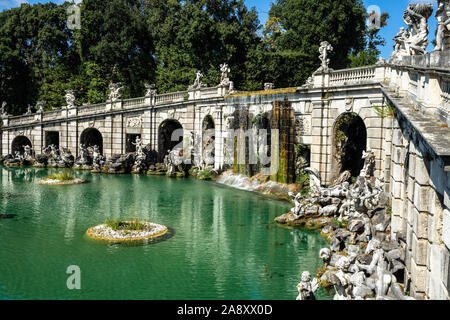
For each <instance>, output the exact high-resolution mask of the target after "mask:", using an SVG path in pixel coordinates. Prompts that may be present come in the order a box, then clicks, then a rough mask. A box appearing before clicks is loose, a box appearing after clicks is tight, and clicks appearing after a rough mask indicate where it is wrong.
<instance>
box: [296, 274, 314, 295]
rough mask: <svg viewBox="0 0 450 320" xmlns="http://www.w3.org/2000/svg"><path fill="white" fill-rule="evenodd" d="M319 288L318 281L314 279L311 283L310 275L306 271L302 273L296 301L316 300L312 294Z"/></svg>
mask: <svg viewBox="0 0 450 320" xmlns="http://www.w3.org/2000/svg"><path fill="white" fill-rule="evenodd" d="M318 288H319V281H318V280H317V278H314V279H313V280H312V281H311V274H310V273H309V272H308V271H305V272H303V273H302V281H301V282H300V283H299V284H298V285H297V290H298V296H297V299H296V300H316V297H315V296H314V292H316V291H317V289H318Z"/></svg>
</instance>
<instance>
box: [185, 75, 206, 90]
mask: <svg viewBox="0 0 450 320" xmlns="http://www.w3.org/2000/svg"><path fill="white" fill-rule="evenodd" d="M203 77H204V75H203V73H202V72H201V71H197V72H196V73H195V81H194V84H193V85H191V86H189V90H193V89H200V88H203V87H205V85H204V84H203V83H202V78H203Z"/></svg>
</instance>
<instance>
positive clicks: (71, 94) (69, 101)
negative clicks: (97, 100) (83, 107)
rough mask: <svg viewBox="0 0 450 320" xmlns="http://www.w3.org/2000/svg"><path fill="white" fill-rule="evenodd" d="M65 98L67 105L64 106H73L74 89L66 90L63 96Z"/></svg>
mask: <svg viewBox="0 0 450 320" xmlns="http://www.w3.org/2000/svg"><path fill="white" fill-rule="evenodd" d="M64 98H65V99H66V103H67V106H66V108H69V109H70V108H75V91H74V90H66V95H65V96H64Z"/></svg>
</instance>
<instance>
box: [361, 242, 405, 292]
mask: <svg viewBox="0 0 450 320" xmlns="http://www.w3.org/2000/svg"><path fill="white" fill-rule="evenodd" d="M370 253H373V257H372V262H371V263H370V265H362V264H359V263H357V265H358V267H359V268H360V269H362V270H366V271H367V272H368V273H369V274H370V275H374V276H375V280H376V282H375V292H376V295H377V300H384V299H388V298H387V295H388V290H389V287H390V285H391V284H392V283H395V282H397V280H396V279H395V277H394V275H392V273H390V272H389V271H388V264H387V261H386V258H385V255H384V250H383V249H382V246H381V242H380V241H379V240H378V239H373V240H371V241H370V242H369V244H368V245H367V249H366V254H370Z"/></svg>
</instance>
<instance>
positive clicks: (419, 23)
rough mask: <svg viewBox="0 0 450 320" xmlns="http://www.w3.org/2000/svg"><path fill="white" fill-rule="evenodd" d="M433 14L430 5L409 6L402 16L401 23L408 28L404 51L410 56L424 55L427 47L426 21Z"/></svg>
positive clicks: (427, 28)
mask: <svg viewBox="0 0 450 320" xmlns="http://www.w3.org/2000/svg"><path fill="white" fill-rule="evenodd" d="M432 13H433V5H432V4H424V3H418V4H410V5H408V7H407V8H406V10H405V12H404V14H403V21H404V22H405V23H406V25H407V26H408V32H409V37H408V38H407V40H406V41H405V46H406V51H407V52H408V53H409V54H410V55H423V54H426V53H427V52H426V48H427V46H428V33H429V32H430V28H429V27H428V19H429V18H430V16H431V14H432Z"/></svg>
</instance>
